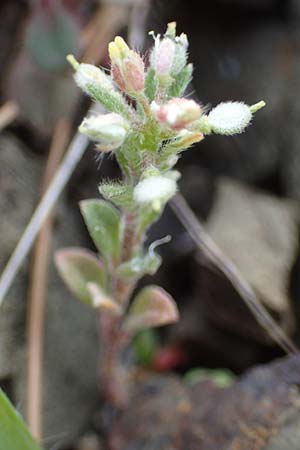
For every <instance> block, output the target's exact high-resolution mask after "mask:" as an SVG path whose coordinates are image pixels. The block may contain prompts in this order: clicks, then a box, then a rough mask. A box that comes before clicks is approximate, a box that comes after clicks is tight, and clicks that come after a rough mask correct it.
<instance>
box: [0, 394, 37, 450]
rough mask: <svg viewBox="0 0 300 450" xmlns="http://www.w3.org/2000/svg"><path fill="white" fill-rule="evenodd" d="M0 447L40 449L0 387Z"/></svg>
mask: <svg viewBox="0 0 300 450" xmlns="http://www.w3.org/2000/svg"><path fill="white" fill-rule="evenodd" d="M0 449H1V450H41V447H40V446H39V445H38V444H37V442H35V440H34V439H33V437H32V436H31V434H30V432H29V430H28V429H27V427H26V425H25V423H24V422H23V420H22V419H21V417H20V415H19V413H18V412H17V411H16V409H15V408H14V407H13V405H12V404H11V403H10V401H9V400H8V398H7V397H6V395H5V394H4V393H3V391H2V390H1V389H0Z"/></svg>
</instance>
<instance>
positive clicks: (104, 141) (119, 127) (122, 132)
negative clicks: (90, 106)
mask: <svg viewBox="0 0 300 450" xmlns="http://www.w3.org/2000/svg"><path fill="white" fill-rule="evenodd" d="M128 129H129V124H128V122H127V121H126V120H125V119H123V117H122V116H120V115H119V114H116V113H111V114H99V115H98V116H91V117H86V118H85V119H84V120H83V122H82V124H81V125H80V127H79V131H80V132H81V133H83V134H85V135H87V136H88V137H89V138H90V139H91V140H93V141H95V142H97V143H98V145H97V149H98V150H101V151H104V152H105V151H111V150H115V149H116V148H118V147H120V146H121V145H122V144H123V142H124V140H125V138H126V135H127V132H128Z"/></svg>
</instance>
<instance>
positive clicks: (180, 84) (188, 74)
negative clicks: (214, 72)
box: [169, 64, 193, 97]
mask: <svg viewBox="0 0 300 450" xmlns="http://www.w3.org/2000/svg"><path fill="white" fill-rule="evenodd" d="M192 73H193V64H188V65H187V66H185V67H184V68H183V69H182V71H181V72H179V74H178V75H177V76H176V78H175V80H174V82H173V83H172V85H171V86H170V89H169V95H170V97H181V96H182V95H183V94H184V91H185V90H186V88H187V86H188V84H189V82H190V81H191V79H192Z"/></svg>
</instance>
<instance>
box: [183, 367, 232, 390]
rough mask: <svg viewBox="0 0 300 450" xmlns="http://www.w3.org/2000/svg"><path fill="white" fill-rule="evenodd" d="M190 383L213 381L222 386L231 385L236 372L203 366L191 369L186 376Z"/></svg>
mask: <svg viewBox="0 0 300 450" xmlns="http://www.w3.org/2000/svg"><path fill="white" fill-rule="evenodd" d="M184 379H185V381H187V382H188V383H192V384H194V383H199V382H200V381H211V382H212V383H214V384H215V385H216V386H218V387H220V388H226V387H230V386H231V385H232V384H233V382H234V379H235V376H234V374H233V373H232V372H231V371H230V370H228V369H205V368H202V367H199V368H194V369H191V370H189V371H188V372H187V373H186V374H185V376H184Z"/></svg>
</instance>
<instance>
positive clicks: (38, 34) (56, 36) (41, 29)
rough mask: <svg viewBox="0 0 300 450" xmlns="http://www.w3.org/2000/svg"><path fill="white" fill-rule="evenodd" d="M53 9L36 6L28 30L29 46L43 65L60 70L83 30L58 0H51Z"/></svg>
mask: <svg viewBox="0 0 300 450" xmlns="http://www.w3.org/2000/svg"><path fill="white" fill-rule="evenodd" d="M50 8H51V11H50V12H46V11H43V10H42V8H41V7H39V6H38V5H37V9H36V12H35V14H34V15H33V16H32V19H31V20H30V23H29V27H28V30H27V35H26V47H27V49H28V51H29V53H30V56H31V57H32V58H33V59H34V61H35V62H36V64H38V65H39V66H40V67H41V68H43V69H45V70H52V71H58V70H62V69H64V68H65V67H66V54H67V53H70V52H71V53H72V52H76V50H77V49H78V45H79V39H78V36H79V32H80V30H79V26H78V24H77V22H76V20H74V17H73V16H72V15H71V14H70V13H69V12H68V11H67V10H66V9H65V8H64V7H63V6H62V5H61V4H60V3H59V2H52V4H51V7H50Z"/></svg>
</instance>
